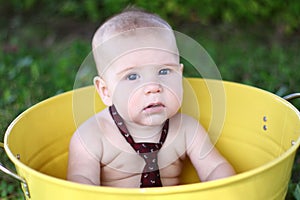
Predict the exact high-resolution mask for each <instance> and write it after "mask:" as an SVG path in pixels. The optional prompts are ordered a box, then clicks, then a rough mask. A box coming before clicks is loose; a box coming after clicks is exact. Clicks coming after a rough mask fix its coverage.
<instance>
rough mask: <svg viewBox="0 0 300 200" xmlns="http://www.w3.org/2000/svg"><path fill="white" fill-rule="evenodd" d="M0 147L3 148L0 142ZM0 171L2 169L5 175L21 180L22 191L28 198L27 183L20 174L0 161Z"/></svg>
mask: <svg viewBox="0 0 300 200" xmlns="http://www.w3.org/2000/svg"><path fill="white" fill-rule="evenodd" d="M0 148H4V144H3V143H1V142H0ZM0 171H2V172H3V173H5V174H6V175H8V176H10V177H12V178H14V179H16V180H18V181H20V182H21V184H22V187H23V191H24V194H25V195H26V197H27V198H29V199H30V192H29V187H28V184H27V182H26V180H25V179H24V178H22V177H20V176H18V175H17V174H15V173H14V172H12V171H10V170H9V169H7V168H5V167H4V166H3V165H2V163H0Z"/></svg>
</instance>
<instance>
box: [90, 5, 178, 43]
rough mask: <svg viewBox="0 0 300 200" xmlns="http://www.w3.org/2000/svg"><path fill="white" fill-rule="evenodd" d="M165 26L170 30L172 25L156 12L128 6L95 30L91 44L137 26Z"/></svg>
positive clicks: (101, 41)
mask: <svg viewBox="0 0 300 200" xmlns="http://www.w3.org/2000/svg"><path fill="white" fill-rule="evenodd" d="M155 27H156V28H166V29H170V30H172V27H171V26H170V25H169V24H168V22H166V21H165V20H163V19H162V18H161V17H159V16H158V15H156V14H152V13H148V12H146V11H144V10H142V9H139V8H135V7H130V8H127V9H125V10H124V11H123V12H121V13H119V14H117V15H115V16H113V17H111V18H109V19H108V20H107V21H105V22H104V23H103V24H102V25H101V26H100V27H99V28H98V30H97V31H96V32H95V34H94V37H93V40H92V46H93V48H96V47H97V46H98V45H100V44H101V43H103V42H104V41H106V40H108V39H109V38H111V37H113V36H114V35H117V34H119V33H122V32H126V31H130V30H134V29H137V28H155Z"/></svg>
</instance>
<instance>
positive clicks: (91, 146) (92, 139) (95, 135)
mask: <svg viewBox="0 0 300 200" xmlns="http://www.w3.org/2000/svg"><path fill="white" fill-rule="evenodd" d="M109 124H110V121H109V118H108V117H107V109H104V110H103V111H101V112H99V113H96V114H95V115H93V116H92V117H90V118H89V119H87V120H86V121H85V122H83V123H82V124H81V125H79V127H77V129H76V131H75V133H74V134H73V136H72V139H75V138H76V140H77V141H80V144H81V145H82V146H83V148H85V149H86V151H88V152H89V153H90V154H92V155H93V156H96V157H98V158H99V156H100V154H101V149H102V148H101V147H102V142H103V141H102V140H103V134H104V133H105V130H106V129H107V127H108V126H109ZM71 142H72V141H71Z"/></svg>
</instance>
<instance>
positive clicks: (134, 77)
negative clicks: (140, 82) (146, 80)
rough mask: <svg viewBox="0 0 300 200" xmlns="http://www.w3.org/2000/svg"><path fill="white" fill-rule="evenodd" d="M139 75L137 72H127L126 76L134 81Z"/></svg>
mask: <svg viewBox="0 0 300 200" xmlns="http://www.w3.org/2000/svg"><path fill="white" fill-rule="evenodd" d="M139 77H140V76H139V75H138V74H129V75H128V76H127V80H130V81H134V80H136V79H138V78H139Z"/></svg>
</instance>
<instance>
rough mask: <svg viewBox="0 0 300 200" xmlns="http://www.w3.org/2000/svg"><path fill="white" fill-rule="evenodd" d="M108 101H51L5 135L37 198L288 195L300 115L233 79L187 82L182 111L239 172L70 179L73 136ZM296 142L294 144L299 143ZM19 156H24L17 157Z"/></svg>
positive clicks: (78, 96)
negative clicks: (178, 181)
mask: <svg viewBox="0 0 300 200" xmlns="http://www.w3.org/2000/svg"><path fill="white" fill-rule="evenodd" d="M103 108H104V106H103V104H102V103H101V101H100V100H99V98H98V96H97V94H96V92H95V91H94V88H93V87H92V86H91V87H87V88H83V89H79V90H73V91H71V92H67V93H64V94H61V95H58V96H55V97H52V98H50V99H47V100H45V101H43V102H41V103H39V104H37V105H35V106H33V107H31V108H29V109H28V110H26V111H25V112H24V113H22V114H21V115H20V116H19V117H17V118H16V119H15V120H14V121H13V122H12V123H11V125H10V126H9V128H8V130H7V132H6V134H5V140H4V147H5V151H6V153H7V155H8V156H9V158H10V159H11V160H12V162H13V163H14V164H15V166H16V169H17V172H18V174H19V175H20V176H21V177H23V178H24V179H25V180H26V182H27V185H28V188H29V192H30V195H31V196H30V198H29V197H27V199H32V200H41V199H43V200H48V199H49V200H53V199H64V200H68V199H70V200H79V199H84V200H95V199H110V200H113V199H116V200H120V199H125V200H127V199H136V198H143V199H144V200H147V199H160V200H166V199H170V200H176V199H178V200H179V199H180V200H181V199H182V200H183V199H197V200H198V199H202V200H203V199H204V200H205V199H210V200H211V199H228V200H235V199H245V200H247V199H257V200H261V199H264V200H266V199H284V197H285V194H286V191H287V186H288V182H289V179H290V175H291V168H292V165H293V161H294V156H295V153H296V150H297V148H298V146H299V143H300V141H299V136H300V117H299V112H298V111H297V109H295V108H294V107H293V106H292V105H291V104H290V103H288V102H287V101H285V100H283V99H281V98H280V97H277V96H275V95H273V94H271V93H269V92H266V91H264V90H260V89H257V88H253V87H249V86H245V85H242V84H236V83H232V82H224V81H214V80H202V79H192V78H190V79H186V80H185V95H184V103H183V106H182V112H184V113H187V114H190V115H192V116H194V117H196V118H198V119H199V120H200V122H201V123H202V124H203V125H204V126H205V128H206V129H207V130H208V131H209V134H210V136H211V137H212V139H213V141H215V142H216V147H217V148H218V149H219V150H220V152H221V153H222V154H223V155H224V156H225V157H226V158H227V159H228V160H229V161H230V162H231V163H232V164H233V166H234V168H235V169H236V171H237V172H238V174H237V175H235V176H233V177H230V178H226V179H222V180H217V181H211V182H206V183H199V182H198V179H197V177H196V174H195V171H194V170H193V167H192V166H191V164H190V163H189V162H186V165H185V169H184V172H183V174H182V185H180V186H172V187H162V188H146V189H120V188H112V187H96V186H87V185H81V184H77V183H71V182H68V181H66V180H65V177H66V170H67V158H68V145H69V140H70V138H71V136H72V134H73V132H74V130H75V129H76V127H77V126H78V125H79V124H81V123H82V122H83V121H85V120H86V119H87V118H88V117H90V116H91V115H93V114H95V113H96V112H98V111H99V110H101V109H103ZM292 143H293V145H292ZM17 155H18V156H19V157H20V160H18V159H17Z"/></svg>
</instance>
